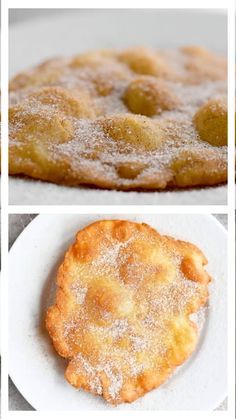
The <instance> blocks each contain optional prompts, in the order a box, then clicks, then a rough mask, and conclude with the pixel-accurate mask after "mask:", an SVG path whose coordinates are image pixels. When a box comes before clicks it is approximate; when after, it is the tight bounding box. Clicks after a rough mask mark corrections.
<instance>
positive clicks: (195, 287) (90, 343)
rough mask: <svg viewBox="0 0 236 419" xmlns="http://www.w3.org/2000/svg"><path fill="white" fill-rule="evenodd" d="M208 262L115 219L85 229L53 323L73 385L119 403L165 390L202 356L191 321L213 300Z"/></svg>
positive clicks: (65, 267)
mask: <svg viewBox="0 0 236 419" xmlns="http://www.w3.org/2000/svg"><path fill="white" fill-rule="evenodd" d="M91 243H92V244H91ZM206 263H207V260H206V258H205V256H204V255H203V253H202V252H201V251H200V250H199V249H198V248H197V247H196V246H194V245H192V244H190V243H187V242H182V241H177V240H175V239H173V238H171V237H167V236H161V235H159V234H158V233H157V232H156V230H154V229H152V228H151V227H149V226H148V225H147V224H138V223H133V222H129V221H119V220H116V221H112V220H110V221H99V222H95V223H93V224H90V225H89V226H88V227H86V228H85V229H83V230H81V231H80V232H79V233H78V234H77V237H76V241H75V243H74V244H73V245H72V246H71V247H70V248H69V250H68V252H67V253H66V255H65V259H64V262H63V263H62V265H61V267H60V268H59V271H58V275H57V286H58V288H57V294H56V304H55V305H54V306H52V307H51V308H50V309H49V311H48V313H47V318H46V326H47V329H48V331H49V333H50V335H51V338H52V340H53V343H54V346H55V349H56V350H57V352H58V353H59V354H60V355H61V356H63V357H65V358H68V360H69V364H68V367H67V370H66V378H67V380H68V381H69V382H70V383H71V384H72V385H74V386H75V387H78V388H83V389H85V390H87V391H90V392H92V393H93V394H99V395H103V397H104V398H105V399H106V400H107V401H108V402H109V403H113V404H117V403H122V402H132V401H133V400H136V399H137V398H139V397H140V396H142V395H143V394H145V393H146V392H148V391H150V390H151V389H153V388H156V387H158V386H159V385H161V384H162V383H163V382H164V381H165V380H166V379H167V378H168V376H169V375H170V374H171V373H172V372H173V370H174V369H175V367H177V366H178V365H181V364H182V363H183V362H184V361H185V360H186V359H187V358H188V357H189V356H190V354H191V353H192V352H193V350H194V349H195V346H196V343H197V336H198V330H197V326H196V324H194V323H193V322H192V321H190V319H189V316H190V314H192V313H195V312H197V311H198V310H199V308H200V307H201V306H203V305H204V304H205V303H206V301H207V298H208V290H207V284H208V282H209V281H210V277H209V275H208V274H207V272H206V271H205V269H204V265H205V264H206Z"/></svg>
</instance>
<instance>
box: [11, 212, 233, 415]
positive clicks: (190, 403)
mask: <svg viewBox="0 0 236 419" xmlns="http://www.w3.org/2000/svg"><path fill="white" fill-rule="evenodd" d="M105 217H106V218H108V217H107V216H105ZM97 218H104V216H101V217H100V216H99V217H98V216H94V215H91V216H81V215H76V216H75V215H67V216H63V215H51V216H45V215H44V216H40V217H37V219H36V220H35V221H34V222H33V223H32V224H31V225H30V226H29V227H28V228H27V229H26V230H25V231H24V233H23V235H21V236H20V238H19V239H18V240H17V242H16V243H15V245H14V246H13V248H12V251H11V256H10V266H11V275H10V277H11V283H10V293H9V295H10V296H11V300H10V307H14V309H13V310H12V311H11V312H10V373H11V375H12V377H13V380H14V381H15V383H16V384H17V386H18V388H19V390H20V391H21V392H22V394H23V395H24V396H25V397H26V398H27V399H28V401H29V402H30V403H31V404H32V405H33V406H34V407H35V408H37V409H45V408H49V409H51V408H53V406H54V408H56V409H60V410H63V409H68V404H69V406H70V408H72V409H83V408H88V407H89V406H90V408H95V409H96V408H97V409H104V408H105V406H104V404H103V403H102V402H100V399H99V398H94V397H92V396H90V395H88V394H86V393H84V392H77V391H76V390H74V389H73V388H71V386H69V385H68V384H67V383H66V382H65V381H64V378H63V369H64V366H63V364H64V361H62V360H61V361H60V359H58V358H59V357H57V355H55V353H54V352H53V351H52V349H51V345H50V343H49V340H48V338H47V335H45V332H44V331H43V329H42V324H41V316H42V312H44V311H45V308H46V306H47V304H49V301H48V297H47V296H48V291H49V290H50V289H51V286H52V281H53V278H54V276H55V265H58V261H59V259H60V257H61V256H62V254H63V253H64V250H65V248H66V247H67V246H68V243H69V242H71V240H73V237H74V234H75V232H76V230H77V229H78V228H81V227H83V226H84V225H85V224H87V223H88V222H91V221H92V220H94V219H97ZM109 218H110V217H109ZM111 218H116V217H115V216H112V217H111ZM118 218H122V215H119V216H118ZM123 218H127V219H129V218H135V219H136V220H138V221H140V220H144V221H146V222H149V223H150V224H152V225H153V226H154V227H158V229H159V231H160V232H164V233H168V234H173V235H175V236H177V237H178V238H182V239H186V240H190V241H192V242H194V243H196V244H197V245H199V246H200V247H201V248H202V250H203V251H204V252H205V254H206V256H207V257H208V259H209V265H208V271H209V272H210V274H212V275H213V276H214V278H215V280H214V283H213V285H212V290H211V300H210V301H211V304H210V308H209V314H208V318H207V322H206V328H205V330H204V334H203V336H202V337H201V340H200V343H199V346H198V349H197V353H196V356H193V357H192V358H191V359H190V361H189V362H188V363H187V364H186V365H185V366H184V367H183V368H182V369H181V370H180V371H179V372H178V373H177V374H176V375H175V376H174V377H173V378H172V379H170V380H169V382H168V383H167V384H165V385H164V386H162V388H160V389H158V390H156V391H153V392H151V393H149V394H148V395H147V396H145V397H144V398H143V399H141V400H140V401H138V402H136V403H134V404H132V405H128V406H125V408H126V409H135V408H136V409H137V408H138V409H143V408H147V409H148V408H150V407H151V408H153V406H154V405H157V406H156V407H155V408H157V409H166V408H168V409H186V408H187V409H189V408H193V409H214V408H215V407H216V406H217V405H218V404H219V402H220V401H221V400H222V399H223V398H224V396H225V395H226V346H225V342H226V341H227V339H226V327H225V325H226V282H225V280H226V277H225V275H226V266H225V265H226V262H225V261H226V259H227V256H226V233H225V231H224V230H223V228H222V227H221V226H220V224H218V223H217V222H216V221H215V220H214V218H213V217H211V216H207V215H200V216H197V215H175V216H173V215H169V216H161V215H158V216H153V215H152V216H137V215H136V216H134V217H132V216H127V215H126V216H123ZM186 226H187V228H186ZM13 262H14V263H13ZM22 281H24V282H22ZM42 292H43V294H42ZM19 300H20V301H21V304H19ZM39 302H40V303H39ZM16 348H17V349H16ZM35 377H37V380H35ZM177 384H178V385H177ZM39 389H40V390H39ZM183 394H184V395H185V397H183ZM119 408H122V409H123V408H124V407H123V406H122V407H119Z"/></svg>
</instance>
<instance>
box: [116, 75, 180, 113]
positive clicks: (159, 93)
mask: <svg viewBox="0 0 236 419" xmlns="http://www.w3.org/2000/svg"><path fill="white" fill-rule="evenodd" d="M124 101H125V103H126V105H127V106H128V108H129V109H130V110H131V112H133V113H137V114H141V115H146V116H153V115H157V114H159V113H161V112H162V111H166V110H172V109H175V108H176V107H177V106H178V105H179V101H178V98H177V97H176V96H175V95H174V94H173V92H172V91H171V90H169V89H168V88H167V86H166V85H165V83H164V81H163V80H158V79H156V78H154V77H147V76H143V77H140V78H138V79H135V80H133V81H132V82H131V83H130V84H129V86H128V87H127V89H126V91H125V93H124Z"/></svg>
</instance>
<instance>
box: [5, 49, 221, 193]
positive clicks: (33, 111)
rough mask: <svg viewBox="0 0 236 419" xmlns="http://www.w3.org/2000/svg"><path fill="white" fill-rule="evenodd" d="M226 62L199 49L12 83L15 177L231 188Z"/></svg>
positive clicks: (35, 74) (88, 57)
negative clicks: (228, 174)
mask: <svg viewBox="0 0 236 419" xmlns="http://www.w3.org/2000/svg"><path fill="white" fill-rule="evenodd" d="M226 80H227V71H226V61H225V59H224V58H222V57H219V56H216V55H214V54H213V53H211V52H209V51H207V50H205V49H203V48H200V47H196V46H189V47H187V46H186V47H183V48H180V49H176V50H168V49H163V50H158V51H156V50H154V49H151V48H145V47H131V48H128V49H126V50H123V51H117V50H113V49H110V50H101V51H91V52H88V53H83V54H80V55H77V56H75V57H72V58H67V59H66V58H65V59H60V58H58V59H55V60H49V61H47V62H45V63H43V64H41V65H39V66H38V67H36V68H34V69H32V70H30V71H28V72H25V73H21V74H20V75H18V76H16V77H15V78H14V79H13V80H12V81H11V83H10V109H9V172H10V174H11V175H24V176H29V177H31V178H35V179H41V180H46V181H50V182H55V183H58V184H65V185H81V184H84V185H93V186H97V187H101V188H109V189H120V190H140V189H166V188H172V187H179V188H185V187H189V186H199V185H218V184H220V183H224V182H226V180H227V146H226V144H227V130H226V121H227V109H226V105H225V103H226V102H225V95H226Z"/></svg>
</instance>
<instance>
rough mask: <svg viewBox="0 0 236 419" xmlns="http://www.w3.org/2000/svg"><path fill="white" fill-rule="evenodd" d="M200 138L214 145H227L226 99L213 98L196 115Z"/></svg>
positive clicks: (195, 119) (195, 120)
mask: <svg viewBox="0 0 236 419" xmlns="http://www.w3.org/2000/svg"><path fill="white" fill-rule="evenodd" d="M194 122H195V125H196V129H197V131H198V134H199V135H200V138H201V139H202V140H204V141H207V142H208V143H210V144H211V145H213V146H218V147H220V146H224V145H227V105H226V101H225V100H217V99H212V100H209V101H208V102H207V103H206V104H204V105H203V106H202V107H201V108H200V109H199V110H198V111H197V113H196V115H195V116H194Z"/></svg>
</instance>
